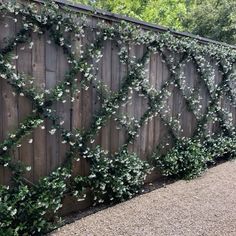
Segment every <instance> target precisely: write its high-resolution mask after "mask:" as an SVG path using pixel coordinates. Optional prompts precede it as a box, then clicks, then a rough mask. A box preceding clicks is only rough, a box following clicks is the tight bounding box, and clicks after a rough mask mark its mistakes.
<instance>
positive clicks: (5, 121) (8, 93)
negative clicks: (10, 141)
mask: <svg viewBox="0 0 236 236" xmlns="http://www.w3.org/2000/svg"><path fill="white" fill-rule="evenodd" d="M3 25H4V26H3V28H1V34H2V35H3V37H6V39H12V38H13V37H14V36H15V32H16V24H15V22H14V20H13V19H12V18H6V19H5V20H3ZM6 45H7V43H6V44H5V43H3V44H2V45H1V46H3V47H4V46H6ZM12 54H13V55H15V54H16V49H14V50H13V51H12ZM11 64H12V65H14V66H15V65H16V61H12V63H11ZM13 92H14V90H13V88H12V87H11V85H9V84H7V82H6V81H5V80H4V81H3V80H2V108H3V111H4V112H3V113H2V127H3V128H2V136H3V138H4V139H5V138H7V136H8V134H9V133H11V132H14V131H15V130H16V129H17V126H18V113H17V97H16V96H14V95H13ZM11 156H12V159H13V160H17V159H18V158H19V156H18V150H12V151H11ZM3 175H4V183H5V184H7V185H8V184H10V177H11V173H10V171H9V170H8V169H7V168H4V171H3Z"/></svg>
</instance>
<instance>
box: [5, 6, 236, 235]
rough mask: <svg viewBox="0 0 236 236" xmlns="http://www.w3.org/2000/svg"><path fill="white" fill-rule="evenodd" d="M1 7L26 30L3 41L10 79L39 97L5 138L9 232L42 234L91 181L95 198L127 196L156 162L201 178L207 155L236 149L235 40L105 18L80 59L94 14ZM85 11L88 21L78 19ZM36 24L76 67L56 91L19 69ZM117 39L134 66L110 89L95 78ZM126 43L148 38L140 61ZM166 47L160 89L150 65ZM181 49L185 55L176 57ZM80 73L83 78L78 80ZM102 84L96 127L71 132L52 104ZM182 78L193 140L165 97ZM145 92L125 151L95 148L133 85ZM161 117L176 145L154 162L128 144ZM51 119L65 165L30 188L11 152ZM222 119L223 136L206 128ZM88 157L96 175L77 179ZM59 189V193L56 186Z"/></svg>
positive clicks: (129, 125)
mask: <svg viewBox="0 0 236 236" xmlns="http://www.w3.org/2000/svg"><path fill="white" fill-rule="evenodd" d="M0 13H1V15H2V16H4V17H11V19H12V20H13V21H17V20H18V17H19V16H20V17H21V21H22V29H21V30H20V31H19V33H17V35H16V36H15V37H14V38H11V39H8V43H7V45H6V46H5V47H4V48H1V49H0V77H1V78H2V79H5V80H6V81H7V83H9V84H10V85H11V86H12V87H13V88H14V90H15V93H16V94H17V95H19V96H24V97H26V98H28V99H30V100H31V101H32V103H33V112H32V114H31V115H30V116H29V117H28V118H27V119H26V120H25V121H24V122H23V123H21V125H20V126H19V128H18V129H17V130H16V131H15V132H13V133H11V134H9V136H8V137H7V138H6V139H5V140H4V141H3V142H2V143H1V144H0V165H2V166H4V168H7V169H9V170H11V171H12V186H11V187H8V186H0V200H1V201H0V226H1V229H0V234H1V235H40V234H43V233H46V232H48V231H50V230H52V229H53V228H54V227H55V222H56V215H57V212H58V210H59V209H60V207H61V206H62V205H61V204H62V199H63V196H64V195H65V194H66V193H69V194H73V195H74V196H75V197H77V198H78V200H83V199H84V198H85V196H86V193H87V192H88V189H90V191H91V193H92V195H93V199H94V203H103V202H118V201H123V200H126V199H129V198H131V197H133V196H134V195H135V194H137V193H138V192H139V190H140V188H141V187H142V185H143V183H144V180H145V177H146V175H147V174H148V173H149V171H150V169H151V168H153V163H154V167H155V166H156V167H158V168H160V169H161V171H162V172H163V174H165V175H167V176H175V177H180V178H192V177H194V176H196V175H199V174H200V173H201V172H202V171H203V170H204V169H205V168H206V167H207V163H208V162H212V161H213V160H214V158H215V157H218V156H222V155H226V154H227V155H231V156H234V155H235V150H236V141H235V134H236V133H235V125H234V121H233V118H232V117H229V116H228V115H227V114H226V112H225V110H224V109H222V107H221V106H220V100H221V98H222V96H223V95H224V96H227V98H228V99H229V101H230V104H231V106H232V107H233V108H234V109H235V107H236V98H235V87H234V85H235V74H234V72H233V69H234V68H233V67H234V64H235V60H236V52H235V51H234V50H232V49H231V48H230V47H229V48H228V47H226V46H221V45H216V44H201V43H199V42H198V41H196V40H192V39H190V38H183V37H181V38H179V37H176V36H173V35H171V34H170V33H168V32H167V33H154V32H149V31H144V30H142V29H140V28H139V27H137V26H134V25H130V24H128V23H126V22H121V23H117V24H113V25H112V26H111V25H108V24H105V23H102V24H98V25H97V27H96V28H90V30H92V31H94V32H96V35H97V38H96V40H95V43H93V44H91V45H89V46H88V47H87V48H86V50H85V51H84V53H82V54H81V55H80V56H79V57H78V56H76V53H75V52H74V51H73V44H72V41H71V39H72V38H76V39H80V38H83V37H84V36H85V33H84V30H85V29H86V28H88V27H90V26H89V25H88V24H87V21H86V17H85V16H84V15H82V14H78V13H75V12H71V11H69V10H67V9H64V10H63V11H62V10H61V9H60V8H59V6H58V5H57V4H54V3H50V2H46V3H45V4H43V5H41V6H40V7H38V6H36V5H35V4H27V5H24V4H23V5H22V4H18V3H15V2H8V3H4V4H2V5H0ZM78 17H79V18H80V20H79V21H78ZM32 32H34V33H37V34H38V35H39V36H40V35H42V34H45V33H46V32H47V33H49V34H50V37H51V40H52V41H53V42H54V43H55V44H56V45H58V46H60V47H62V49H63V51H64V53H65V54H66V56H67V58H68V63H69V65H70V69H69V70H68V72H67V73H66V75H65V79H64V80H63V81H61V82H60V83H58V84H57V85H56V86H55V87H54V88H53V89H51V90H50V91H43V90H40V89H38V88H37V87H35V86H34V83H33V78H30V77H29V76H28V75H23V74H19V73H18V74H17V73H16V71H15V67H14V65H13V64H12V63H11V62H12V59H17V55H14V58H13V56H12V55H11V52H12V51H13V50H14V48H15V47H16V46H17V45H20V44H23V43H28V44H29V48H32V47H33V44H34V43H33V42H32V41H31V37H30V36H31V34H32ZM108 40H115V41H116V42H117V47H118V48H119V57H120V61H121V62H122V63H123V64H126V65H127V68H128V73H127V76H125V78H124V79H123V83H122V84H121V86H120V89H119V90H118V91H116V92H113V91H109V90H108V88H107V86H105V85H104V83H103V82H102V81H100V80H98V79H96V77H95V76H94V73H93V72H94V70H96V69H97V68H96V63H95V64H94V63H89V61H91V60H92V61H93V62H94V61H96V62H99V60H100V59H101V57H102V45H103V42H104V41H108ZM127 44H138V45H140V44H142V45H145V50H144V53H143V56H142V57H141V58H140V59H137V58H135V57H132V58H130V56H129V53H128V49H127V47H126V46H125V45H127ZM153 53H159V54H160V55H161V57H162V59H163V62H164V63H165V64H166V66H167V68H168V70H169V78H168V80H167V81H166V82H165V83H164V84H163V85H162V87H161V89H160V90H156V89H154V88H152V87H151V86H150V84H149V82H148V80H147V79H146V77H145V76H146V73H145V65H146V64H147V62H148V60H149V58H150V55H151V54H153ZM176 55H178V56H176ZM206 57H208V58H212V59H214V60H215V61H216V62H217V67H218V69H219V71H220V72H221V74H222V81H221V82H220V83H219V84H218V85H215V84H214V80H213V77H214V74H213V68H212V66H211V65H210V63H209V61H208V60H207V59H206ZM189 60H191V61H192V62H194V64H195V65H196V68H197V71H198V73H199V78H200V80H201V81H202V82H203V83H204V84H205V86H206V88H207V90H208V93H209V97H210V101H209V103H208V107H207V109H206V112H205V113H204V114H202V113H201V109H199V107H198V106H199V101H198V97H197V96H196V94H197V93H198V89H199V88H196V89H195V90H194V91H192V92H191V93H190V94H189V93H187V92H186V87H184V86H183V84H182V80H183V77H184V75H183V74H182V73H181V67H182V66H183V65H186V63H187V62H188V61H189ZM78 73H82V74H83V79H82V80H81V81H80V84H79V85H78V79H77V76H78ZM91 85H93V86H95V87H96V89H97V91H98V94H99V96H100V99H101V101H102V106H101V109H100V111H99V112H98V114H96V115H95V116H94V119H93V121H92V123H91V126H90V128H89V129H87V130H78V129H76V130H67V129H65V128H64V126H63V121H61V117H59V116H57V115H56V112H55V111H54V110H53V108H52V106H53V104H54V103H55V102H57V101H61V102H63V101H65V100H70V101H71V102H74V100H75V96H76V95H77V94H78V93H79V92H80V91H81V90H86V89H88V88H89V87H90V86H91ZM173 85H174V86H176V87H178V88H179V90H180V91H181V93H182V95H183V97H184V99H185V100H186V104H187V105H188V109H189V111H191V112H192V113H193V114H194V115H195V117H196V120H197V128H196V130H195V132H194V135H193V137H191V138H188V139H187V138H181V137H179V136H178V130H179V127H178V122H176V120H173V119H171V118H170V117H168V116H167V115H166V113H165V112H164V111H163V109H164V106H163V101H165V100H166V99H167V97H168V96H170V94H169V87H170V86H173ZM133 90H134V91H137V92H138V93H139V94H142V95H143V96H145V97H146V99H147V101H148V109H147V110H146V112H145V113H144V114H143V115H142V117H141V118H140V120H135V119H134V120H132V121H127V119H124V118H122V117H120V116H118V115H117V116H116V121H117V122H118V123H119V125H120V126H121V127H124V128H125V129H126V132H127V140H126V142H125V144H124V145H123V146H122V147H121V148H120V150H119V152H117V153H115V154H114V155H113V156H112V157H111V156H110V155H109V154H108V153H107V152H105V151H104V150H103V149H102V148H101V147H100V146H97V147H96V148H94V149H93V148H90V147H89V143H91V142H93V140H94V137H95V136H96V134H97V133H98V132H99V130H100V129H101V128H102V127H103V126H104V125H105V124H106V122H107V120H108V119H109V118H110V117H111V116H113V115H115V114H116V112H117V110H118V108H119V107H120V106H121V105H122V104H124V103H125V102H127V100H128V99H129V92H130V91H133ZM157 115H159V116H160V118H161V120H162V122H164V123H165V124H166V126H167V127H168V129H169V133H170V135H171V137H172V139H173V142H174V144H175V145H174V147H173V149H171V150H170V151H169V153H167V154H166V155H164V156H162V155H160V152H159V150H160V148H161V147H157V150H153V151H154V154H153V158H151V159H150V163H149V164H148V163H146V162H145V161H142V160H140V158H139V157H138V156H137V155H136V154H135V153H130V152H129V151H128V145H129V144H130V143H132V142H134V141H135V139H136V138H137V135H138V131H139V130H140V128H141V127H142V126H143V125H145V123H146V122H147V121H148V120H150V119H152V118H153V117H155V116H157ZM44 119H49V120H51V121H52V124H53V125H52V127H51V130H50V134H51V135H54V134H55V132H56V131H58V130H59V131H60V132H61V134H62V139H63V142H64V143H66V144H67V145H69V146H70V149H69V151H68V152H67V154H66V159H65V160H66V161H65V162H64V163H63V165H62V166H61V167H59V168H57V169H56V170H55V171H53V172H52V173H51V174H50V176H48V177H45V178H42V179H41V180H40V181H39V182H38V183H37V184H34V185H33V186H30V184H29V181H27V179H26V177H25V175H24V174H25V172H27V171H30V167H29V166H26V165H25V164H24V163H21V162H19V161H15V160H13V159H12V158H11V150H12V149H13V148H15V147H17V146H19V145H20V142H21V140H22V138H23V137H25V136H26V135H28V134H30V133H31V132H32V131H33V130H34V129H35V128H36V127H39V126H40V125H42V123H43V121H44ZM211 120H214V121H217V122H219V125H220V128H221V129H220V132H219V133H218V134H215V136H212V135H209V134H207V130H206V125H207V123H208V122H209V121H211ZM78 155H79V156H80V158H85V159H87V161H88V162H89V163H90V167H91V169H90V173H89V175H88V176H75V177H72V162H73V160H77V161H80V160H79V159H78ZM52 190H53V191H52Z"/></svg>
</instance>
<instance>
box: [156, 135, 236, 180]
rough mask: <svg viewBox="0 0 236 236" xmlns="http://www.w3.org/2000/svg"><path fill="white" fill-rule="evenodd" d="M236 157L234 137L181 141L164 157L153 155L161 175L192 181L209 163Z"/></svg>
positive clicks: (235, 140)
mask: <svg viewBox="0 0 236 236" xmlns="http://www.w3.org/2000/svg"><path fill="white" fill-rule="evenodd" d="M224 156H225V157H227V158H235V157H236V139H235V137H224V136H219V137H214V138H213V137H209V138H207V139H205V140H204V141H203V142H201V141H200V140H191V139H183V140H181V141H178V143H177V145H176V146H175V147H174V148H173V149H171V150H170V151H169V152H168V153H167V154H166V155H163V156H159V155H158V153H156V154H154V155H153V158H154V162H155V164H154V165H155V166H156V167H158V168H159V169H160V170H161V172H162V173H163V175H165V176H171V177H174V178H178V179H192V178H194V177H197V176H199V175H200V174H201V173H202V172H203V171H204V170H206V168H207V165H208V164H209V163H214V162H215V160H217V159H218V158H222V157H224Z"/></svg>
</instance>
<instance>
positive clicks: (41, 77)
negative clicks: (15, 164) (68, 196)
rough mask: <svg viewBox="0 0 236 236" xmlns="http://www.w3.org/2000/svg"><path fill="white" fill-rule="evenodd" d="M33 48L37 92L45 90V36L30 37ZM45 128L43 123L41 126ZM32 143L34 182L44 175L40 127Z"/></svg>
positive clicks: (43, 147)
mask: <svg viewBox="0 0 236 236" xmlns="http://www.w3.org/2000/svg"><path fill="white" fill-rule="evenodd" d="M32 41H33V42H34V47H33V50H32V75H33V77H34V78H35V86H37V88H38V91H44V90H45V36H44V35H40V36H39V35H37V34H35V33H34V34H33V35H32ZM42 126H45V122H44V123H43V124H42ZM33 137H34V141H33V149H34V181H35V182H36V181H38V180H39V178H40V177H43V176H45V175H46V173H47V172H46V165H47V159H46V131H45V129H42V128H41V127H38V128H36V129H35V131H34V134H33Z"/></svg>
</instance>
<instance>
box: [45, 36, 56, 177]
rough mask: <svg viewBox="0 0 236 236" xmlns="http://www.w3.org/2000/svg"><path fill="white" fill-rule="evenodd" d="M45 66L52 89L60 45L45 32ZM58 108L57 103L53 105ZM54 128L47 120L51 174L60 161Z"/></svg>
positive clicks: (47, 142)
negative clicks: (52, 132)
mask: <svg viewBox="0 0 236 236" xmlns="http://www.w3.org/2000/svg"><path fill="white" fill-rule="evenodd" d="M45 40H46V42H45V43H46V46H45V50H46V52H45V57H46V58H45V66H46V72H45V73H46V81H45V88H46V89H47V90H51V89H52V88H54V87H55V85H56V81H57V78H56V77H57V60H58V47H57V46H56V45H54V44H53V43H52V41H53V40H51V39H50V37H49V34H48V33H46V34H45ZM52 109H53V110H55V109H56V104H54V105H53V106H52ZM51 129H52V122H51V121H49V120H47V121H46V132H47V135H46V144H47V145H46V156H47V174H49V173H50V172H51V171H52V170H53V169H55V168H56V166H57V165H58V163H59V160H58V133H57V132H56V133H55V134H54V135H51V134H50V133H49V131H50V130H51Z"/></svg>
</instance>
